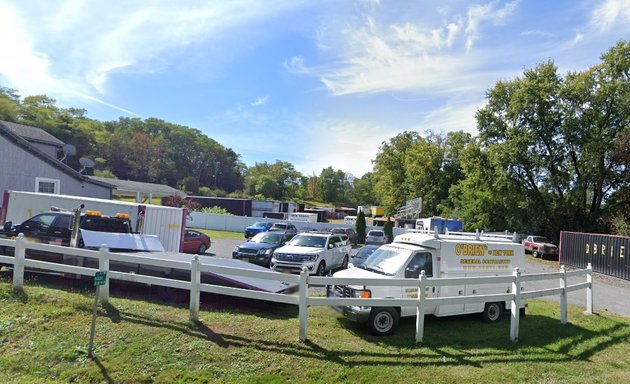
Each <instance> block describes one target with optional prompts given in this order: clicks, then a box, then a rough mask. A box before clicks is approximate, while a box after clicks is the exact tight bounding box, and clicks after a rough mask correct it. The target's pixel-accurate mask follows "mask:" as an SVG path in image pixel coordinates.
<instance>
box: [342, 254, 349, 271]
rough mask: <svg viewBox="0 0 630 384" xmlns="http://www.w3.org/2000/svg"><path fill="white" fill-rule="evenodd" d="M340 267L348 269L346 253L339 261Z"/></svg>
mask: <svg viewBox="0 0 630 384" xmlns="http://www.w3.org/2000/svg"><path fill="white" fill-rule="evenodd" d="M341 269H348V255H345V256H344V257H343V261H342V262H341Z"/></svg>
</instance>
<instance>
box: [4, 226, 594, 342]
mask: <svg viewBox="0 0 630 384" xmlns="http://www.w3.org/2000/svg"><path fill="white" fill-rule="evenodd" d="M3 246H4V247H14V248H15V256H14V257H11V256H4V255H0V263H2V264H10V265H13V287H14V289H17V290H21V289H22V288H23V281H24V268H25V267H27V268H36V269H40V270H46V271H56V272H63V273H72V274H77V275H84V276H94V275H95V273H96V272H97V271H98V270H102V271H108V273H107V281H106V283H105V285H104V286H102V287H101V289H100V290H99V294H100V298H99V299H100V301H101V302H102V303H106V302H107V301H108V300H109V279H110V278H112V279H117V280H123V281H128V282H135V283H144V284H152V285H158V286H164V287H171V288H179V289H185V290H189V291H190V318H191V320H195V321H197V320H198V319H199V300H200V293H201V292H208V293H215V294H222V295H229V296H237V297H243V298H249V299H257V300H266V301H273V302H278V303H285V304H293V305H297V306H298V307H299V339H300V340H301V341H305V340H306V339H307V329H308V326H307V320H308V307H309V306H332V305H335V306H350V305H358V306H372V307H373V306H378V307H403V306H415V307H416V313H417V318H416V342H418V343H420V342H422V340H423V333H424V308H425V307H426V306H427V304H429V303H430V304H436V305H448V304H469V303H480V302H498V301H510V302H511V316H510V318H511V323H510V324H511V325H510V339H511V340H512V341H514V342H516V341H518V331H519V321H520V317H519V307H520V305H519V304H520V303H521V302H522V301H523V300H526V299H532V298H536V297H542V296H552V295H560V322H561V323H562V324H566V323H567V294H568V293H569V292H573V291H576V290H580V289H586V303H587V308H586V312H587V313H589V314H592V313H593V282H592V281H593V280H592V272H593V271H592V268H591V265H590V264H589V265H588V267H587V268H586V269H583V270H576V271H566V270H565V269H564V266H562V267H561V268H560V271H559V272H554V273H542V274H531V275H522V274H521V272H520V271H519V270H518V268H515V270H514V272H513V274H512V275H511V276H494V277H468V278H442V279H439V278H427V277H426V275H425V274H424V271H423V272H422V273H421V275H420V278H419V279H418V280H412V279H400V278H397V279H377V278H374V279H365V278H335V277H328V276H327V277H322V276H309V275H308V273H307V271H306V269H304V270H302V272H301V273H300V274H299V275H288V274H279V273H276V272H272V271H254V270H249V269H242V268H232V267H221V266H210V265H204V264H201V263H200V262H199V258H198V256H194V257H193V259H192V261H191V262H190V263H188V262H182V261H170V260H163V259H153V258H150V257H141V256H134V255H133V254H123V253H112V252H109V251H108V250H107V248H105V247H103V248H101V249H100V250H99V251H90V250H84V249H77V248H68V247H61V246H56V245H48V244H37V243H29V242H27V241H26V239H25V238H24V237H23V236H22V234H20V235H19V237H18V238H17V239H16V240H5V239H0V247H3ZM26 249H33V250H40V251H48V252H56V253H64V254H69V255H74V256H81V257H86V258H93V259H97V260H98V263H99V269H98V270H97V269H93V268H85V267H79V266H74V265H65V264H58V263H51V262H45V261H39V260H31V259H27V258H25V251H26ZM110 260H115V261H125V262H128V263H138V264H145V265H151V266H159V267H166V268H174V269H180V270H189V271H191V274H190V276H191V281H182V280H173V279H167V278H163V277H154V276H147V275H138V274H133V273H124V272H116V271H109V262H110ZM203 272H212V273H223V274H229V275H235V276H245V277H256V278H262V279H271V280H275V281H285V282H288V283H295V284H299V291H298V295H287V294H280V293H270V292H260V291H253V290H248V289H242V288H231V287H224V286H218V285H212V284H205V283H201V274H202V273H203ZM582 276H585V277H586V279H585V280H586V281H585V282H582V283H578V284H573V285H568V284H567V279H568V278H569V277H582ZM536 280H555V281H557V282H558V286H557V287H555V288H549V289H541V290H536V291H530V292H522V291H521V283H524V282H528V281H536ZM496 283H511V284H512V289H511V290H510V292H509V293H505V294H487V295H470V296H457V297H439V298H432V297H431V298H428V297H426V296H425V294H424V293H425V292H426V288H427V287H440V286H450V285H465V284H481V285H483V284H496ZM310 285H320V286H321V285H324V286H327V285H373V286H374V285H376V286H395V287H415V288H417V289H418V298H417V299H416V298H405V299H378V298H370V299H364V298H346V297H343V298H342V297H311V296H309V295H308V287H309V286H310Z"/></svg>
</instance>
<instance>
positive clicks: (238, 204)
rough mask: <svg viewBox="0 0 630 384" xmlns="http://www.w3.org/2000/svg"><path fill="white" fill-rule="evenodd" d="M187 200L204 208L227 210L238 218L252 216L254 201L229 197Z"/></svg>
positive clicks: (189, 197) (190, 197) (191, 198)
mask: <svg viewBox="0 0 630 384" xmlns="http://www.w3.org/2000/svg"><path fill="white" fill-rule="evenodd" d="M186 200H192V201H195V202H197V203H199V204H200V205H201V207H202V208H211V207H219V208H225V209H226V210H227V211H228V212H229V213H231V214H233V215H236V216H252V199H237V198H229V197H207V196H188V197H187V198H186Z"/></svg>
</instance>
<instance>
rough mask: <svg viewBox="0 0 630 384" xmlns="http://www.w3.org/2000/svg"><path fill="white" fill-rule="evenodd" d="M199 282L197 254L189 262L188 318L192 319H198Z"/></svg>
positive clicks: (199, 272) (199, 273)
mask: <svg viewBox="0 0 630 384" xmlns="http://www.w3.org/2000/svg"><path fill="white" fill-rule="evenodd" d="M200 283H201V271H199V256H197V255H195V256H194V257H193V259H192V261H191V262H190V319H191V320H192V321H199V300H200V296H201V294H200V290H199V284H200Z"/></svg>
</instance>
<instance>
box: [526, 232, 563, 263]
mask: <svg viewBox="0 0 630 384" xmlns="http://www.w3.org/2000/svg"><path fill="white" fill-rule="evenodd" d="M523 247H524V248H525V253H531V254H532V256H534V257H541V258H545V256H551V257H557V256H558V246H557V245H555V244H553V243H552V242H551V241H550V240H549V239H547V238H546V237H543V236H527V238H526V239H525V240H524V241H523Z"/></svg>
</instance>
